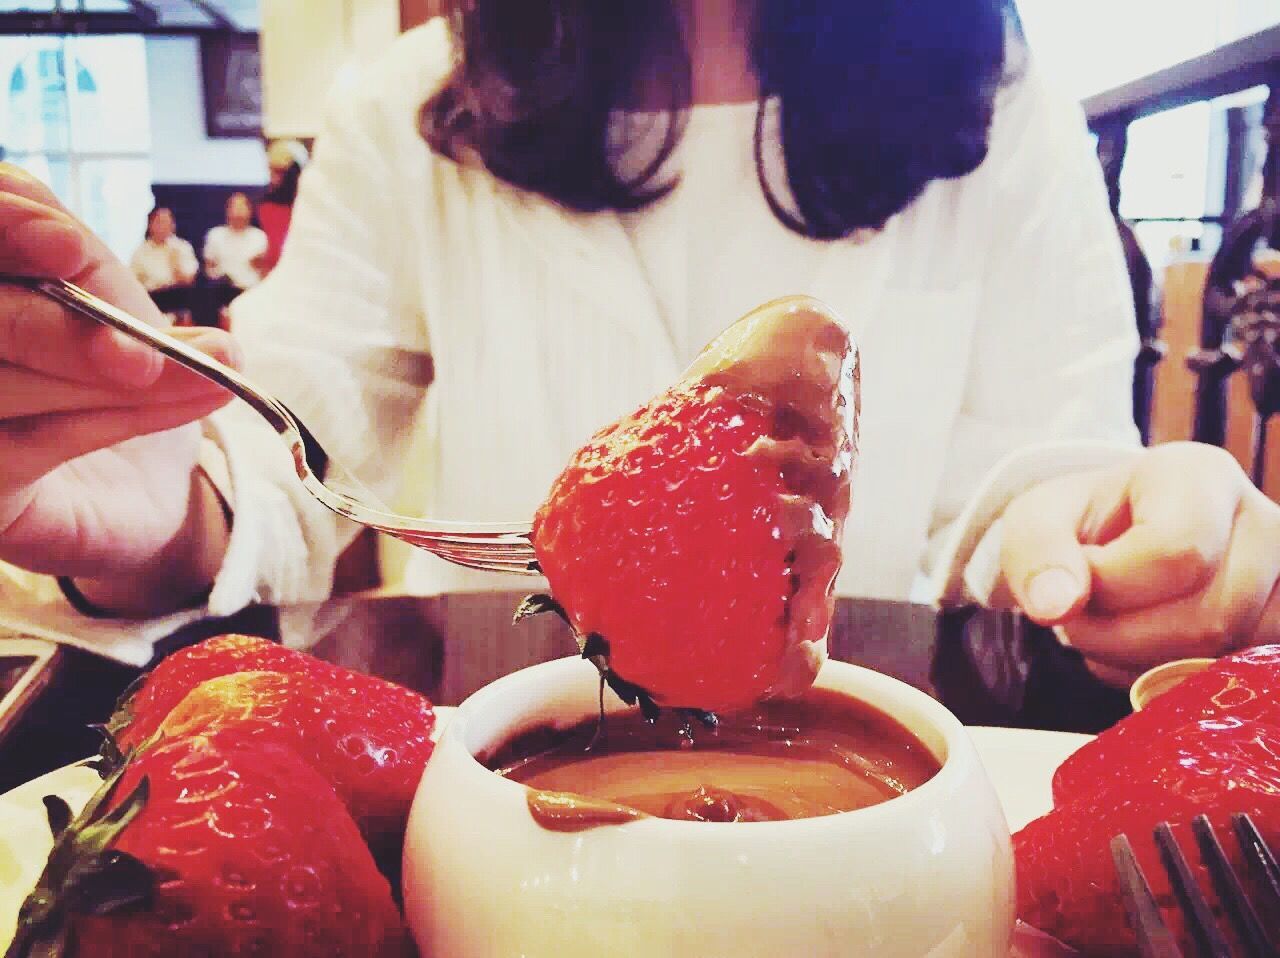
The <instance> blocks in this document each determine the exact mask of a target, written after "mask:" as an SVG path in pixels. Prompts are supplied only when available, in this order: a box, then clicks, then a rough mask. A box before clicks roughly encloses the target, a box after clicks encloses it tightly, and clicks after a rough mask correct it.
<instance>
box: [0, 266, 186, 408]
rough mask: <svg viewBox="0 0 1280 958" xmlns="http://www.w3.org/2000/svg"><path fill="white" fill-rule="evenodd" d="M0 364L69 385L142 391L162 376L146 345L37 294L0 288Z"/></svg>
mask: <svg viewBox="0 0 1280 958" xmlns="http://www.w3.org/2000/svg"><path fill="white" fill-rule="evenodd" d="M0 363H4V364H6V365H8V366H15V367H21V368H24V369H29V370H31V371H33V372H37V373H43V374H46V375H49V376H56V377H58V378H59V379H66V380H69V381H72V382H82V383H90V384H113V385H120V386H131V387H138V388H141V387H145V386H149V385H151V384H152V383H153V382H154V381H155V380H156V379H157V378H158V377H159V376H160V373H161V370H162V369H163V366H164V362H163V359H162V357H161V356H160V355H159V354H158V353H157V352H156V351H155V350H154V349H151V348H150V347H149V346H147V345H145V344H143V343H139V342H136V341H134V340H131V339H128V338H127V337H125V336H124V335H123V334H122V333H118V332H116V331H115V330H112V329H108V328H107V327H106V326H102V325H100V324H99V323H95V322H93V321H92V320H90V319H86V318H84V317H80V316H73V315H72V314H70V313H69V312H67V310H65V309H64V308H63V307H62V306H60V305H58V304H57V303H55V302H54V301H53V300H51V299H48V298H47V297H45V296H41V295H40V294H39V293H32V292H28V291H26V290H20V289H16V288H0Z"/></svg>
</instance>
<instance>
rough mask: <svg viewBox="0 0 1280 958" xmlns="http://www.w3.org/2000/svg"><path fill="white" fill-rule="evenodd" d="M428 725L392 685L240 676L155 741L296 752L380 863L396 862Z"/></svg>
mask: <svg viewBox="0 0 1280 958" xmlns="http://www.w3.org/2000/svg"><path fill="white" fill-rule="evenodd" d="M375 681H376V680H375ZM432 717H433V714H432V712H431V710H430V706H429V705H426V704H425V699H423V698H422V696H420V695H418V694H417V693H416V692H411V691H409V690H408V689H405V688H401V687H399V686H397V685H392V684H390V683H386V682H377V684H371V682H370V681H369V680H364V681H361V682H359V683H354V684H352V683H347V684H336V683H327V682H323V681H315V680H314V678H313V677H312V676H310V675H307V674H305V673H301V674H285V673H283V672H236V673H233V674H231V675H223V676H219V677H218V678H214V679H209V680H208V681H207V682H203V683H201V684H200V685H198V686H196V687H195V688H194V689H193V690H192V691H191V692H190V694H188V695H187V697H186V698H184V699H183V700H182V701H181V702H180V703H178V705H177V706H176V707H175V708H173V709H171V710H170V712H169V714H168V716H166V718H165V720H164V722H162V723H161V725H160V728H159V729H158V730H157V736H158V740H159V741H162V742H163V741H165V740H167V739H171V738H182V737H185V736H190V735H211V734H216V733H219V732H221V731H224V730H225V731H227V732H233V733H234V734H235V735H236V736H237V737H238V738H240V739H243V740H245V741H252V742H258V743H262V742H269V743H272V744H275V745H280V746H282V747H285V748H289V749H291V750H292V751H294V752H296V753H297V754H298V755H299V756H301V757H302V758H303V759H305V760H306V761H307V762H308V763H309V764H310V765H311V766H312V768H314V769H315V770H316V771H317V772H319V773H320V775H321V776H322V777H323V778H324V779H325V780H326V781H328V782H329V784H330V785H332V786H333V787H334V789H335V790H336V791H337V793H338V796H339V798H341V799H342V800H343V802H344V803H345V804H346V806H347V809H348V811H350V813H351V815H352V817H354V818H355V820H356V823H357V824H358V825H359V826H360V829H361V831H362V832H363V833H364V834H365V836H366V837H367V838H368V839H369V843H370V845H372V846H374V848H375V850H376V853H377V854H378V855H379V858H380V860H381V859H382V858H383V857H384V856H385V857H388V858H389V859H396V858H398V857H399V853H400V849H401V847H402V844H403V838H404V829H405V824H406V822H407V821H408V818H409V807H410V805H411V804H412V803H413V797H414V794H415V793H416V791H417V788H418V782H419V780H420V779H421V778H422V770H423V767H424V766H425V765H426V761H427V759H428V758H429V757H430V756H431V749H432V742H431V737H430V736H431V728H432Z"/></svg>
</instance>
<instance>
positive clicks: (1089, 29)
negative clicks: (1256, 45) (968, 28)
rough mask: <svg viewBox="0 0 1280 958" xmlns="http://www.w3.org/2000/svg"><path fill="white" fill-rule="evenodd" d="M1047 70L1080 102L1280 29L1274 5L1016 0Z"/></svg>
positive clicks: (1258, 1) (1229, 0)
mask: <svg viewBox="0 0 1280 958" xmlns="http://www.w3.org/2000/svg"><path fill="white" fill-rule="evenodd" d="M1017 2H1018V11H1019V13H1020V15H1021V17H1022V22H1023V26H1024V27H1025V28H1026V33H1027V40H1028V42H1029V43H1030V44H1031V48H1032V50H1033V51H1034V52H1035V55H1036V57H1037V58H1038V59H1039V60H1040V61H1041V63H1042V64H1043V65H1044V68H1045V69H1046V71H1047V72H1048V73H1049V74H1050V75H1051V76H1052V77H1053V78H1054V79H1055V80H1056V81H1058V82H1060V83H1062V84H1063V85H1064V86H1065V87H1066V88H1068V89H1070V90H1071V91H1072V92H1073V93H1075V95H1077V96H1079V97H1081V98H1083V97H1087V96H1092V95H1093V94H1095V93H1101V92H1102V91H1104V90H1109V89H1111V88H1112V87H1116V86H1120V85H1121V84H1123V83H1128V82H1129V81H1130V80H1136V79H1137V78H1138V77H1142V76H1146V75H1147V74H1148V73H1154V72H1155V71H1157V70H1163V69H1164V68H1165V67H1169V66H1173V65H1174V64H1175V63H1180V62H1182V61H1183V60H1189V59H1191V58H1193V57H1198V56H1200V55H1201V54H1204V53H1208V52H1209V51H1210V50H1212V49H1213V48H1214V47H1217V46H1220V45H1222V44H1224V43H1229V42H1231V41H1232V40H1238V39H1240V38H1241V37H1244V36H1248V35H1249V34H1251V33H1256V32H1257V31H1259V30H1262V29H1265V28H1266V27H1269V26H1274V25H1276V24H1277V23H1280V4H1278V3H1277V2H1276V0H1071V2H1067V0H1017Z"/></svg>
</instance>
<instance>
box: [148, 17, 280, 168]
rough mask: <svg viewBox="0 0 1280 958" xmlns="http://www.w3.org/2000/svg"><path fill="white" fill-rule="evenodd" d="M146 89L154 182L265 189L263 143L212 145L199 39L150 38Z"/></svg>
mask: <svg viewBox="0 0 1280 958" xmlns="http://www.w3.org/2000/svg"><path fill="white" fill-rule="evenodd" d="M147 86H148V89H149V93H150V100H151V130H152V136H151V163H152V173H151V178H152V181H153V182H155V183H198V184H208V183H213V184H217V185H219V186H222V185H226V186H260V185H262V184H263V183H265V182H266V181H267V161H266V156H265V154H264V152H263V149H262V143H261V141H260V140H257V139H215V140H211V139H209V137H208V136H207V135H206V134H205V124H204V81H203V79H202V77H201V72H200V41H199V39H198V38H196V37H148V38H147Z"/></svg>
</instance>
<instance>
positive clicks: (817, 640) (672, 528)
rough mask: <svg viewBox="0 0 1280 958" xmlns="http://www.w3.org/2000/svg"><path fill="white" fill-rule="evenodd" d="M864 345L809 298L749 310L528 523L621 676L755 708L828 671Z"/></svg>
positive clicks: (630, 682) (696, 701)
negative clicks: (829, 633) (824, 669)
mask: <svg viewBox="0 0 1280 958" xmlns="http://www.w3.org/2000/svg"><path fill="white" fill-rule="evenodd" d="M857 405H858V394H857V352H856V350H855V349H854V347H853V345H852V343H851V342H850V340H849V337H848V334H847V333H846V332H845V330H844V328H843V327H842V326H841V325H840V323H839V321H838V320H837V319H836V318H835V317H834V316H832V315H831V313H830V312H829V311H828V310H826V308H825V307H823V306H822V305H821V304H819V303H817V302H816V301H814V300H810V299H803V298H791V299H787V300H780V301H778V302H776V303H771V304H769V305H767V306H764V307H762V308H761V309H759V310H757V311H755V312H754V313H751V314H750V315H748V316H746V317H744V318H743V319H742V320H740V321H739V322H738V323H736V324H735V325H734V326H732V327H730V329H729V330H728V331H726V333H725V334H724V335H722V336H721V337H720V338H719V339H718V340H716V342H714V343H712V345H711V346H709V347H708V348H707V350H706V351H705V352H704V353H703V354H702V356H700V357H699V359H698V360H697V361H696V362H695V363H694V365H693V366H692V367H691V368H690V369H689V371H688V372H687V373H686V374H685V377H684V379H682V380H681V382H679V383H677V384H676V385H675V386H673V387H672V388H671V389H669V390H667V391H666V392H664V393H662V394H661V395H660V396H658V397H657V398H655V399H654V400H652V401H651V402H649V403H648V404H647V405H645V406H643V407H641V408H640V409H638V410H637V411H636V412H634V413H632V414H631V415H630V416H627V417H626V418H624V419H622V420H620V421H618V422H616V423H614V424H613V425H610V426H607V427H606V428H604V429H602V430H601V431H600V432H598V433H596V435H595V436H594V437H593V438H592V439H591V441H590V442H589V443H588V444H587V445H586V446H584V447H583V448H582V449H581V450H579V451H578V453H577V454H576V455H575V456H574V457H573V458H572V460H571V461H570V463H569V465H568V467H567V468H566V469H565V470H564V472H563V473H562V474H561V475H560V477H559V478H558V479H557V480H556V482H555V484H554V485H553V487H552V489H551V493H550V495H549V497H548V498H547V500H546V502H545V504H544V505H543V506H542V507H541V509H539V510H538V512H537V515H536V516H535V519H534V524H533V543H534V547H535V550H536V552H537V556H538V563H539V565H540V567H541V569H542V571H543V572H544V573H545V575H546V577H547V579H548V582H549V583H550V586H551V591H552V594H553V595H554V600H549V599H547V598H545V597H539V598H537V599H535V601H534V602H533V603H531V604H529V605H526V607H525V610H526V611H527V610H529V609H533V610H545V609H556V610H558V611H561V612H562V614H564V615H565V617H566V618H567V619H568V621H569V622H570V624H571V625H572V626H573V628H574V630H575V631H576V632H577V634H578V636H579V641H580V643H581V645H582V648H583V653H584V655H586V656H587V657H589V658H591V659H593V661H595V662H596V664H597V665H598V666H600V668H601V669H602V671H603V672H604V673H605V675H606V677H608V678H609V679H610V680H611V684H613V685H614V687H615V689H616V690H618V691H620V693H621V694H623V696H624V698H625V697H628V696H632V697H636V698H640V699H641V701H642V703H644V704H648V705H650V706H653V705H657V706H671V707H678V708H688V709H698V710H708V711H710V710H732V709H737V708H744V707H746V706H749V705H751V704H752V703H754V702H756V701H757V700H759V699H761V698H764V697H768V696H770V695H775V694H788V693H796V692H799V691H802V690H803V689H805V688H807V687H808V686H809V685H810V684H811V683H812V681H813V678H814V676H815V675H816V674H817V670H818V667H819V666H820V665H821V662H822V657H823V653H824V640H825V638H826V634H827V630H828V628H829V626H830V622H831V614H832V609H833V600H832V595H831V593H832V587H833V584H834V581H835V577H836V574H837V572H838V571H839V569H840V541H841V532H842V529H843V525H844V520H845V517H846V516H847V514H848V511H849V494H850V477H851V470H852V465H853V458H854V450H855V446H856V425H857V422H856V417H857Z"/></svg>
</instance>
